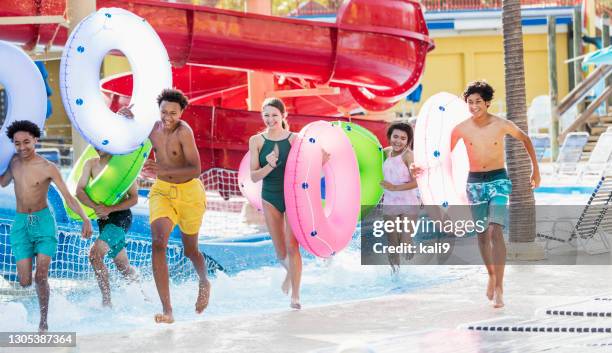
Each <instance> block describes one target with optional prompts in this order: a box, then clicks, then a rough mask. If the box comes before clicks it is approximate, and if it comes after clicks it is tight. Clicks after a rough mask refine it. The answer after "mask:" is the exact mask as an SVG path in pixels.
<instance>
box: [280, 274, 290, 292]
mask: <svg viewBox="0 0 612 353" xmlns="http://www.w3.org/2000/svg"><path fill="white" fill-rule="evenodd" d="M289 289H291V277H289V272H287V275H286V276H285V280H284V281H283V284H282V285H281V290H282V291H283V293H285V295H289Z"/></svg>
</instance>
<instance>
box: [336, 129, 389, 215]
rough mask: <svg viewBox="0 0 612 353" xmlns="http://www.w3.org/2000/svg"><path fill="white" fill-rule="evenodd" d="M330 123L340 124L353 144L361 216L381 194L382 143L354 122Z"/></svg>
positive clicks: (371, 207) (368, 210)
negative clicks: (359, 192) (357, 167)
mask: <svg viewBox="0 0 612 353" xmlns="http://www.w3.org/2000/svg"><path fill="white" fill-rule="evenodd" d="M332 124H333V125H336V126H340V127H341V128H342V131H344V133H345V134H346V136H348V138H349V140H350V141H351V145H353V150H354V151H355V156H356V157H357V164H358V165H359V178H360V182H361V207H362V211H361V216H365V215H366V214H367V213H368V212H370V210H371V209H373V208H374V207H376V205H377V204H378V202H379V201H380V198H381V197H382V194H383V188H382V186H380V183H381V182H382V181H383V180H384V178H383V170H382V166H383V160H384V152H383V148H382V145H381V144H380V141H378V138H377V137H376V135H374V134H373V133H372V132H371V131H370V130H368V129H366V128H364V127H362V126H359V125H357V124H355V123H349V122H346V121H336V122H333V123H332Z"/></svg>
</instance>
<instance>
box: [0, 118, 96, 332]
mask: <svg viewBox="0 0 612 353" xmlns="http://www.w3.org/2000/svg"><path fill="white" fill-rule="evenodd" d="M6 135H7V136H8V138H9V139H10V140H11V141H12V142H13V144H14V145H15V151H16V152H17V153H16V154H15V156H13V158H12V160H11V162H10V165H9V167H8V169H7V170H6V172H5V173H4V174H3V175H2V176H0V185H1V186H2V187H5V186H7V185H8V184H10V182H11V181H14V184H15V197H16V199H17V210H16V213H17V214H16V216H15V221H14V222H13V225H12V226H11V233H10V238H9V239H10V242H11V249H12V251H13V255H14V256H15V260H16V261H17V274H18V276H19V283H20V284H21V285H22V286H24V287H27V286H30V285H31V284H32V258H33V257H36V274H35V275H34V282H35V283H36V293H37V294H38V303H39V306H40V323H39V325H38V329H39V330H40V331H41V332H45V331H47V329H48V325H47V312H48V310H49V283H48V281H47V278H48V274H49V265H50V264H51V258H52V257H53V256H54V255H55V251H56V248H57V238H56V235H55V231H56V229H55V219H54V218H53V214H52V213H51V211H50V210H49V208H48V205H47V192H48V191H49V184H50V183H51V182H53V183H55V185H56V186H57V188H58V190H59V191H60V193H61V194H62V196H63V197H64V198H65V200H66V203H67V204H68V206H69V207H70V208H71V209H72V210H73V211H75V212H76V213H77V214H78V215H79V216H81V217H82V218H83V219H84V221H83V225H82V227H81V235H82V236H83V237H84V238H89V237H90V236H91V232H92V230H91V222H90V221H89V219H87V217H86V216H85V212H84V211H83V209H82V208H81V206H80V205H79V203H78V201H77V200H76V199H75V198H74V197H72V195H70V192H68V188H67V187H66V184H65V183H64V180H63V179H62V176H61V175H60V171H59V169H58V168H57V167H56V166H55V164H53V163H51V162H49V161H47V160H46V159H44V158H43V157H41V156H40V155H38V154H37V153H36V149H35V147H34V146H35V144H36V142H37V141H38V138H39V137H40V129H39V128H38V126H36V124H34V123H32V122H30V121H25V120H22V121H15V122H14V123H12V124H11V125H10V126H9V127H8V129H7V132H6Z"/></svg>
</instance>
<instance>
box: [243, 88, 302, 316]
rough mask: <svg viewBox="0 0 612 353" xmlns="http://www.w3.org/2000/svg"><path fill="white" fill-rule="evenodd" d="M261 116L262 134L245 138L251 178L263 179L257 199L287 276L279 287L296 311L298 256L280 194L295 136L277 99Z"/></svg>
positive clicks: (299, 273) (266, 104) (267, 104)
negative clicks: (249, 159)
mask: <svg viewBox="0 0 612 353" xmlns="http://www.w3.org/2000/svg"><path fill="white" fill-rule="evenodd" d="M261 116H262V118H263V122H264V124H265V125H266V129H265V131H264V132H262V133H260V134H257V135H253V136H251V138H250V139H249V151H250V152H251V179H252V180H253V182H258V181H260V180H263V186H262V191H261V198H262V199H263V213H264V217H265V219H266V226H267V227H268V231H269V232H270V236H271V237H272V242H273V243H274V249H275V250H276V256H277V258H278V260H279V261H280V262H281V264H282V265H283V267H285V269H286V270H287V275H286V277H285V280H284V281H283V284H282V286H281V288H282V290H283V292H284V293H285V294H288V293H289V291H290V290H291V305H290V306H291V307H292V308H294V309H300V308H301V306H300V281H301V279H302V257H301V255H300V250H299V246H298V242H297V240H296V239H295V237H294V236H293V233H292V232H291V227H290V226H289V223H288V222H287V217H286V214H285V195H284V191H283V187H284V176H285V164H286V162H287V157H288V156H289V150H290V149H291V143H292V142H293V140H294V138H295V134H293V133H292V132H291V131H289V126H288V124H287V121H286V120H285V119H286V118H287V111H286V109H285V104H284V103H283V101H281V100H280V99H278V98H268V99H266V100H265V101H264V103H263V105H262V109H261Z"/></svg>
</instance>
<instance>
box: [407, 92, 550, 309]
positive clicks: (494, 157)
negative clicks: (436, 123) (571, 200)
mask: <svg viewBox="0 0 612 353" xmlns="http://www.w3.org/2000/svg"><path fill="white" fill-rule="evenodd" d="M493 93H494V90H493V87H491V86H490V85H489V84H488V83H486V82H484V81H476V82H472V83H470V84H469V85H468V87H467V88H466V89H465V91H464V92H463V99H464V100H465V102H466V103H467V104H468V106H469V110H470V113H471V115H472V116H471V118H470V119H467V120H465V121H463V122H462V123H460V124H459V125H457V126H456V127H455V128H454V129H453V131H452V133H451V150H453V149H454V148H455V146H456V145H457V143H458V142H459V140H463V142H464V144H465V147H466V149H467V154H468V159H469V164H470V173H469V175H468V182H467V187H466V191H467V196H468V201H469V203H470V207H471V209H472V215H473V218H474V221H478V220H480V221H483V222H484V223H485V224H487V225H488V226H487V228H486V229H485V231H484V232H482V233H479V234H478V246H479V248H480V255H481V256H482V259H483V261H484V263H485V266H486V268H487V272H488V274H489V282H488V285H487V292H486V295H487V298H489V300H493V306H494V307H495V308H501V307H503V306H504V301H503V281H504V269H505V265H506V245H505V243H504V237H503V227H505V225H506V213H507V208H506V204H507V203H508V199H509V196H510V194H511V193H512V183H511V182H510V179H509V178H508V174H507V173H506V159H505V148H504V147H505V144H504V139H505V137H506V135H510V136H512V137H514V138H515V139H517V140H519V141H521V142H522V143H523V145H524V146H525V149H526V150H527V153H528V154H529V157H530V158H531V165H532V174H531V187H532V188H537V187H538V186H539V185H540V171H539V168H538V163H537V159H536V156H535V150H534V149H533V145H532V143H531V140H530V139H529V136H527V134H525V133H524V132H523V131H522V130H521V129H519V127H518V126H516V124H514V123H513V122H512V121H509V120H506V119H502V118H499V117H497V116H495V115H492V114H490V113H489V112H488V111H487V110H488V109H489V106H490V105H491V101H492V100H493ZM411 169H412V171H413V173H416V174H420V173H421V172H422V169H421V168H419V167H418V166H413V167H412V168H411Z"/></svg>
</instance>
